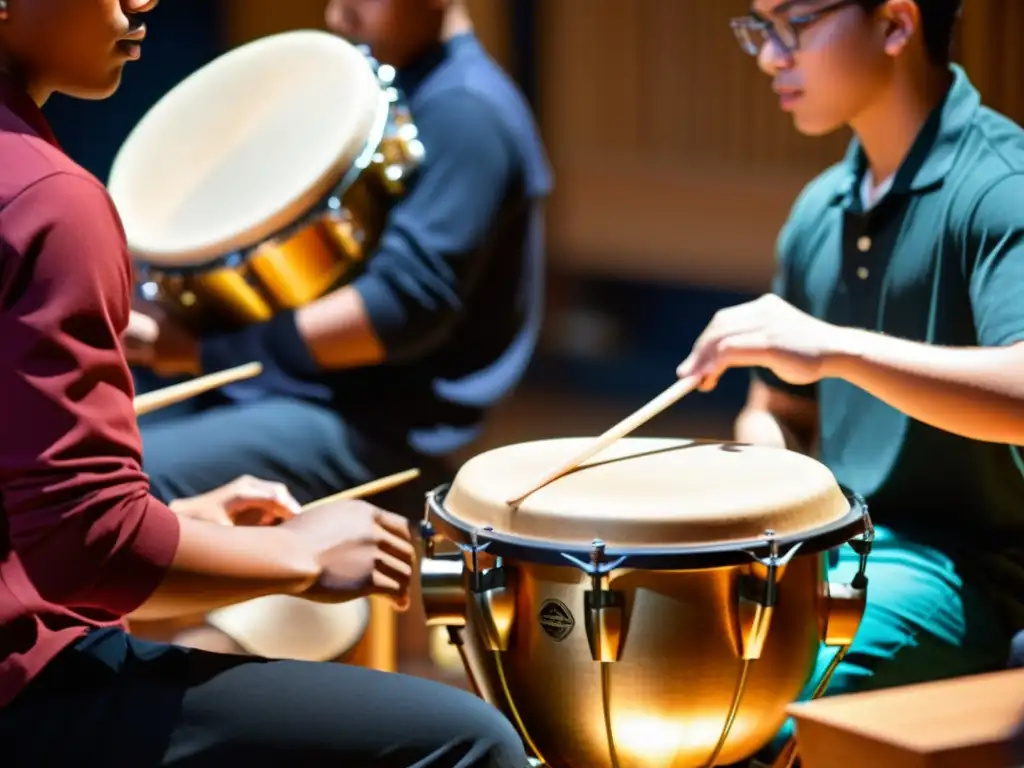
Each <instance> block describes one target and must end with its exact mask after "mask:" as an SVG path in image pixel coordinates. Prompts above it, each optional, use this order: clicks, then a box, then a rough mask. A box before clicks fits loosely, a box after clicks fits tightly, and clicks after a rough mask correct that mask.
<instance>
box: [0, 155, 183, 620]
mask: <svg viewBox="0 0 1024 768" xmlns="http://www.w3.org/2000/svg"><path fill="white" fill-rule="evenodd" d="M0 248H2V249H3V252H2V253H0V430H2V432H3V438H2V439H0V503H2V506H3V511H4V513H5V515H6V517H7V520H8V523H9V528H10V544H11V548H12V550H13V551H14V553H15V554H16V556H17V557H18V558H19V559H20V560H21V561H22V563H23V565H24V567H25V570H26V571H27V573H28V575H29V578H30V579H31V580H32V582H33V585H34V586H35V588H36V589H37V590H38V591H39V593H40V596H41V597H43V598H44V599H46V600H48V601H49V602H52V603H56V604H58V605H65V606H67V607H69V608H79V609H81V608H84V609H99V610H100V611H103V612H110V613H111V614H114V615H115V616H122V615H124V614H126V613H130V612H131V611H132V610H134V609H135V608H137V607H138V606H139V605H141V604H142V603H143V602H145V600H146V599H147V598H148V597H149V595H150V594H151V593H152V592H153V591H154V590H155V589H156V587H157V586H158V585H159V583H160V580H161V579H162V578H163V575H164V573H165V571H166V569H167V568H168V566H169V565H170V564H171V561H172V560H173V557H174V554H175V551H176V550H177V546H178V535H179V529H178V520H177V517H176V516H175V515H174V513H173V512H171V511H170V510H169V509H168V508H167V507H165V506H164V505H163V504H161V503H160V502H158V501H157V500H156V499H154V498H153V497H151V496H150V495H149V481H148V479H147V477H146V476H145V475H144V474H143V472H142V468H141V439H140V436H139V431H138V425H137V423H136V419H135V411H134V407H133V404H132V399H133V397H134V387H133V384H132V379H131V374H130V372H129V370H128V366H127V364H126V362H125V358H124V354H123V352H122V348H121V341H120V337H121V333H122V332H123V330H124V328H125V327H126V325H127V322H128V313H129V307H130V266H129V259H128V256H127V248H126V245H125V241H124V233H123V231H122V229H121V224H120V220H119V219H118V217H117V215H116V213H115V212H114V208H113V205H112V204H111V202H110V199H109V198H108V196H107V193H106V191H105V190H104V189H103V187H102V186H101V185H100V184H99V182H97V181H96V180H94V179H92V178H89V177H87V176H77V175H74V174H70V173H55V174H53V175H51V176H48V177H46V178H44V179H42V180H41V181H38V182H36V183H35V184H34V185H33V186H31V187H29V188H28V189H26V190H24V191H23V192H21V193H20V194H19V195H18V196H17V197H15V198H14V199H13V200H12V201H11V202H10V203H9V205H7V206H6V207H5V208H3V209H2V210H0Z"/></svg>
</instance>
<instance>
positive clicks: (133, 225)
mask: <svg viewBox="0 0 1024 768" xmlns="http://www.w3.org/2000/svg"><path fill="white" fill-rule="evenodd" d="M394 78H395V71H394V69H393V68H392V67H390V66H383V65H378V64H377V63H376V62H375V61H374V60H373V59H371V58H370V57H369V54H368V53H367V52H366V51H365V50H363V49H361V48H357V47H355V46H353V45H351V44H350V43H348V42H346V41H345V40H342V39H341V38H339V37H336V36H335V35H331V34H328V33H327V32H321V31H316V30H300V31H293V32H285V33H282V34H277V35H272V36H270V37H266V38H262V39H260V40H257V41H255V42H252V43H249V44H246V45H243V46H240V47H238V48H235V49H234V50H232V51H230V52H228V53H226V54H224V55H222V56H220V57H219V58H217V59H215V60H214V61H213V62H211V63H210V64H208V65H206V66H205V67H202V68H201V69H199V70H198V71H196V72H195V73H193V74H192V75H191V76H189V77H188V78H186V79H185V80H183V81H182V82H181V83H180V84H179V85H177V86H176V87H175V88H173V89H172V90H171V91H169V92H168V93H167V94H166V95H165V96H164V97H163V98H161V99H160V100H159V101H158V102H157V103H156V105H155V106H154V107H153V108H152V109H151V110H149V112H148V113H147V114H146V115H145V116H144V117H143V119H142V120H141V121H140V122H139V124H138V125H137V126H136V127H135V129H134V130H133V131H132V132H131V134H130V135H129V136H128V138H127V139H126V141H125V142H124V144H123V146H122V147H121V149H120V151H119V152H118V154H117V157H116V158H115V160H114V164H113V167H112V169H111V173H110V179H109V182H108V186H109V189H110V194H111V197H112V198H113V199H114V202H115V204H116V205H117V208H118V211H119V212H120V215H121V218H122V220H123V222H124V228H125V234H126V236H127V240H128V245H129V249H130V250H131V252H132V254H133V256H134V259H135V269H136V280H137V282H139V283H140V287H141V290H142V294H143V297H144V298H146V299H149V300H151V301H155V302H157V303H158V304H161V305H163V307H164V309H165V310H166V311H168V312H170V313H171V314H172V315H174V316H175V317H177V319H178V320H179V321H180V322H182V323H184V324H185V325H186V326H187V327H189V328H190V329H192V330H193V331H194V332H196V333H202V332H204V331H207V330H218V329H228V328H234V327H240V326H243V325H246V324H248V323H253V322H258V321H263V320H267V319H269V318H270V317H272V316H273V315H274V314H275V313H276V312H278V311H280V310H282V309H294V308H297V307H300V306H303V305H305V304H307V303H309V302H310V301H313V300H315V299H317V298H319V297H320V296H322V295H323V294H324V293H326V292H328V291H329V290H331V289H333V288H335V287H337V286H339V285H343V284H344V283H346V282H348V281H350V280H351V279H352V278H353V277H355V276H356V275H357V274H358V273H359V272H360V271H362V269H363V268H364V266H365V264H366V261H367V259H369V258H370V257H371V253H372V251H373V249H374V248H375V247H376V244H377V242H378V240H379V238H380V235H381V231H382V229H383V225H384V221H385V219H386V215H387V213H388V211H389V210H390V208H391V206H392V205H393V204H394V203H395V201H396V200H397V199H398V198H400V196H401V195H402V193H403V192H404V190H405V184H406V182H407V180H408V177H409V176H410V175H411V174H412V173H413V172H414V171H415V170H416V168H417V167H418V166H419V164H420V162H421V161H422V160H423V157H424V149H423V146H422V145H421V143H420V141H419V139H418V138H417V130H416V126H415V123H414V122H413V120H412V118H411V116H410V114H409V112H408V109H407V108H406V106H405V102H404V98H403V96H402V94H401V93H400V92H399V90H398V89H397V88H396V87H395V84H394Z"/></svg>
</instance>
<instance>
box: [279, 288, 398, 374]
mask: <svg viewBox="0 0 1024 768" xmlns="http://www.w3.org/2000/svg"><path fill="white" fill-rule="evenodd" d="M295 325H296V328H297V329H298V332H299V335H300V336H301V337H302V340H303V342H304V343H305V345H306V348H307V349H308V350H309V354H310V355H311V356H312V358H313V359H314V360H315V361H316V363H317V364H318V365H319V366H320V367H321V368H324V369H328V370H330V369H338V368H355V367H359V366H368V365H377V364H378V363H380V362H381V361H382V360H383V359H384V355H385V351H384V345H383V344H382V343H381V341H380V339H379V338H378V337H377V334H376V332H375V331H374V328H373V324H372V323H371V321H370V317H369V314H368V313H367V311H366V306H365V304H364V303H363V299H362V297H361V296H360V295H359V292H358V291H356V290H355V289H354V288H352V287H348V286H346V287H344V288H340V289H338V290H336V291H333V292H332V293H329V294H328V295H326V296H324V297H323V298H321V299H319V300H318V301H315V302H313V303H312V304H309V305H307V306H305V307H303V308H302V309H300V310H298V311H297V312H296V313H295Z"/></svg>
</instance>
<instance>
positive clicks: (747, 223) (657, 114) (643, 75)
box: [539, 0, 1024, 290]
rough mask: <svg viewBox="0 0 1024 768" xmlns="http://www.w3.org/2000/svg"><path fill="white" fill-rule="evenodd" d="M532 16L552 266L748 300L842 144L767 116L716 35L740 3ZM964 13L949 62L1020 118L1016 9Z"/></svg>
mask: <svg viewBox="0 0 1024 768" xmlns="http://www.w3.org/2000/svg"><path fill="white" fill-rule="evenodd" d="M540 5H541V16H542V17H541V20H540V25H539V26H540V28H541V30H542V35H541V37H542V39H541V46H540V50H539V57H540V62H539V64H540V71H541V75H542V76H541V96H540V119H541V123H542V126H543V129H544V132H545V136H546V140H547V142H548V147H549V151H550V155H551V159H552V163H553V165H554V167H555V171H556V173H557V189H556V192H555V195H554V198H553V200H552V204H551V212H550V217H549V222H550V224H549V229H550V246H551V255H552V261H553V263H555V264H556V265H559V266H561V267H565V268H568V269H570V270H580V271H586V272H611V273H615V274H622V275H629V276H632V277H639V278H653V279H666V280H673V281H682V282H688V283H695V284H710V285H717V286H723V287H730V288H736V289H741V290H760V289H763V288H764V287H765V286H766V285H767V284H768V279H769V277H770V274H771V270H772V251H773V245H774V240H775V235H776V232H777V230H778V227H779V225H780V224H781V223H782V221H783V220H784V219H785V216H786V214H787V213H788V210H789V207H790V204H791V203H792V200H793V198H794V196H795V195H796V194H797V193H798V192H799V190H800V188H801V187H802V186H803V184H805V183H806V182H807V181H808V180H809V179H810V178H812V177H813V176H814V175H815V174H816V173H817V172H818V171H820V170H821V169H823V168H824V167H826V166H827V165H828V164H830V163H831V162H834V161H835V160H836V159H838V158H839V157H841V155H842V153H843V151H844V149H845V147H846V143H847V141H848V138H849V137H848V134H847V133H846V132H845V131H844V132H841V133H839V134H836V135H834V136H830V137H826V138H818V139H811V138H806V137H802V136H800V135H799V134H798V133H797V132H796V131H795V130H794V129H793V127H792V124H791V121H790V119H789V117H788V116H786V115H784V114H782V113H781V112H780V111H779V109H778V106H777V102H776V99H775V97H774V95H773V94H772V92H771V89H770V87H769V83H768V81H767V78H766V77H765V76H764V75H762V74H761V73H760V72H759V71H758V70H757V67H756V63H755V61H754V60H753V59H752V58H750V57H748V56H745V55H744V54H743V53H742V52H741V51H740V50H739V48H738V46H737V45H736V43H735V41H734V39H733V36H732V33H731V31H730V30H729V26H728V20H729V18H730V17H731V16H733V15H739V14H742V13H743V12H744V11H746V10H747V9H748V8H749V0H688V1H687V2H682V1H681V0H627V1H624V0H558V1H557V2H545V3H541V4H540ZM967 5H968V12H967V14H966V18H965V24H964V28H963V35H962V45H961V48H962V50H963V51H964V54H965V56H964V60H965V62H966V63H967V66H968V67H969V69H970V71H971V73H972V76H974V77H976V78H977V79H978V83H979V86H980V87H981V89H982V91H983V93H984V94H985V96H986V98H987V99H988V101H989V102H990V103H992V104H993V105H994V106H996V107H997V108H1001V109H1004V110H1006V111H1008V112H1009V113H1010V114H1011V115H1013V116H1014V117H1017V118H1018V119H1019V118H1020V117H1024V96H1022V95H1021V94H1020V92H1019V91H1017V90H1016V83H1017V82H1018V80H1019V73H1020V72H1022V71H1024V53H1022V52H1021V49H1020V48H1019V46H1016V45H1014V38H1015V37H1016V35H1017V33H1018V32H1019V30H1021V29H1024V2H1021V0H967ZM1011 30H1013V31H1011Z"/></svg>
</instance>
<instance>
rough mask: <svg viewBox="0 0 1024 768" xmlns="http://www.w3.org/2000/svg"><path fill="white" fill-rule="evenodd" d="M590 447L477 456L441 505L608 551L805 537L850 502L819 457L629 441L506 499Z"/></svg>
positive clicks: (576, 441)
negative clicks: (770, 533)
mask: <svg viewBox="0 0 1024 768" xmlns="http://www.w3.org/2000/svg"><path fill="white" fill-rule="evenodd" d="M589 444H590V439H589V438H587V439H583V438H565V439H558V440H542V441H537V442H531V443H519V444H515V445H508V446H505V447H502V448H498V449H495V450H492V451H488V452H486V453H483V454H480V455H479V456H476V457H474V458H472V459H470V460H469V461H468V462H466V464H465V465H463V467H462V468H461V469H460V470H459V472H458V474H457V475H456V477H455V481H454V482H453V483H452V486H451V488H450V489H449V491H448V494H447V496H446V497H445V500H444V508H445V510H446V511H447V512H448V513H449V514H450V515H451V516H452V517H454V518H455V519H456V520H458V521H460V522H461V523H463V524H465V525H469V526H472V527H474V528H478V529H483V528H486V527H490V528H493V529H494V530H495V531H497V532H499V533H509V534H514V535H516V536H521V537H525V538H533V539H541V540H546V541H551V542H565V543H573V544H584V545H586V544H589V543H590V542H591V541H592V540H593V539H595V538H599V539H602V540H604V541H605V542H606V544H608V546H643V547H656V546H673V545H699V544H712V543H719V542H730V541H748V540H752V539H757V538H760V537H762V536H763V535H764V533H765V531H767V530H774V531H775V532H776V534H777V535H779V536H788V535H795V534H802V533H804V532H806V531H810V530H812V529H814V528H818V527H820V526H822V525H826V524H828V523H831V522H835V521H837V520H839V519H841V518H842V517H843V516H844V515H846V514H847V513H848V512H849V510H850V505H849V502H848V500H847V499H846V497H845V495H844V494H843V492H842V490H841V489H840V487H839V484H838V483H837V482H836V479H835V477H834V476H833V474H832V472H831V471H829V469H828V468H827V467H826V466H825V465H823V464H821V463H820V462H818V461H816V460H814V459H812V458H810V457H808V456H804V455H803V454H799V453H795V452H792V451H787V450H782V449H779V448H761V447H755V446H749V445H741V444H736V443H719V442H697V441H691V440H672V439H657V438H641V437H631V438H625V439H623V440H620V441H618V442H617V443H614V444H613V445H612V446H611V447H609V448H608V449H606V450H605V451H603V452H602V453H600V454H598V455H597V456H595V457H594V458H592V459H591V460H590V461H588V462H586V463H585V464H584V465H583V466H582V467H581V468H580V469H578V470H576V471H575V472H572V473H570V474H568V475H566V476H564V477H562V478H560V479H559V480H556V481H555V482H553V483H551V484H550V485H548V486H546V487H544V488H542V489H540V490H539V491H537V492H535V493H534V494H532V495H530V496H528V497H527V498H526V499H525V500H524V501H523V502H522V503H521V504H520V505H519V506H518V507H510V506H509V505H508V504H506V500H507V499H509V498H514V497H516V496H518V495H519V494H520V493H522V492H524V491H526V490H527V489H528V488H529V487H530V486H531V484H533V483H535V482H537V481H539V480H540V479H541V478H543V477H545V476H546V475H547V474H548V473H549V472H551V471H552V470H554V469H556V468H557V467H559V466H561V465H562V464H564V463H565V462H566V461H568V460H569V459H570V458H571V457H572V456H574V455H576V454H578V453H579V452H580V451H581V450H583V449H584V448H585V447H587V446H588V445H589Z"/></svg>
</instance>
